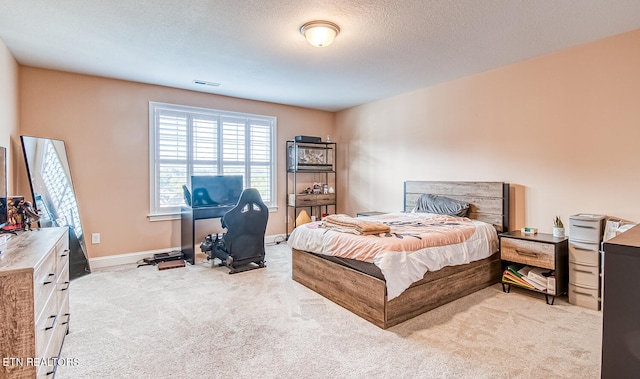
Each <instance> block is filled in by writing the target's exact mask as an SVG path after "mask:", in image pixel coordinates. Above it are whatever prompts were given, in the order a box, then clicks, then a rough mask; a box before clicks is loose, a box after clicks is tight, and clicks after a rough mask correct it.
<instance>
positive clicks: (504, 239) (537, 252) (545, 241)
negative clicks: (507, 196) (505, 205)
mask: <svg viewBox="0 0 640 379" xmlns="http://www.w3.org/2000/svg"><path fill="white" fill-rule="evenodd" d="M567 255H568V242H567V239H566V238H564V237H554V236H553V235H551V234H545V233H537V234H525V233H522V232H521V231H519V230H518V231H512V232H509V233H504V234H501V235H500V259H501V260H502V262H503V270H506V271H511V270H509V268H510V266H511V267H513V266H512V265H514V264H516V265H519V266H520V267H523V268H525V269H526V270H527V271H529V270H531V271H532V276H533V275H538V276H539V275H540V274H541V273H542V272H544V273H545V274H546V273H551V275H550V277H552V279H551V280H549V278H547V283H546V284H547V287H546V288H544V289H543V288H542V287H540V283H538V286H535V285H534V284H533V283H532V284H531V285H526V284H525V283H521V284H518V281H517V279H515V278H514V280H510V279H509V277H510V275H509V273H508V272H505V275H503V279H502V288H503V290H504V291H505V292H509V291H510V290H511V285H515V286H518V287H521V288H525V289H529V290H532V291H536V292H540V293H544V294H545V298H546V301H547V304H553V303H554V300H555V297H556V296H559V295H562V294H564V293H566V292H567ZM538 269H544V270H538ZM516 271H517V270H516ZM515 275H517V274H515ZM520 275H522V272H521V273H520ZM534 279H535V278H534ZM523 280H525V281H526V278H525V279H523ZM550 296H551V301H549V297H550Z"/></svg>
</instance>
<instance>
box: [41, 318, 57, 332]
mask: <svg viewBox="0 0 640 379" xmlns="http://www.w3.org/2000/svg"><path fill="white" fill-rule="evenodd" d="M49 318H51V319H53V321H51V326H47V327H45V328H44V330H51V329H53V327H54V326H56V320H57V319H58V315H51V316H49Z"/></svg>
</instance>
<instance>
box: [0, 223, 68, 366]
mask: <svg viewBox="0 0 640 379" xmlns="http://www.w3.org/2000/svg"><path fill="white" fill-rule="evenodd" d="M0 251H1V253H0V355H1V356H2V365H0V378H7V379H9V378H52V377H53V375H54V374H55V368H56V363H57V357H58V355H59V354H60V349H61V347H62V342H63V340H64V337H65V335H66V333H67V331H68V328H69V291H68V289H69V230H68V228H43V229H35V230H32V231H25V232H20V234H18V235H17V236H15V235H12V236H10V239H9V240H8V241H7V242H6V243H3V244H0Z"/></svg>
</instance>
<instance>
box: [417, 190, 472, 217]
mask: <svg viewBox="0 0 640 379" xmlns="http://www.w3.org/2000/svg"><path fill="white" fill-rule="evenodd" d="M413 211H414V212H426V213H436V214H442V215H449V216H456V217H467V213H468V212H469V203H467V202H465V201H460V200H456V199H452V198H449V197H446V196H441V195H433V194H430V193H423V194H422V195H420V198H418V202H417V203H416V206H415V208H413Z"/></svg>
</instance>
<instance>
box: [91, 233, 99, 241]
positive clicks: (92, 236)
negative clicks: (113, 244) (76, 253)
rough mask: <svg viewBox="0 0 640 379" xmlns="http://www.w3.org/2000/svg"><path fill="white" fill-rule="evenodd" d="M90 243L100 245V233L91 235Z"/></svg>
mask: <svg viewBox="0 0 640 379" xmlns="http://www.w3.org/2000/svg"><path fill="white" fill-rule="evenodd" d="M91 243H92V244H97V243H100V233H91Z"/></svg>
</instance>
